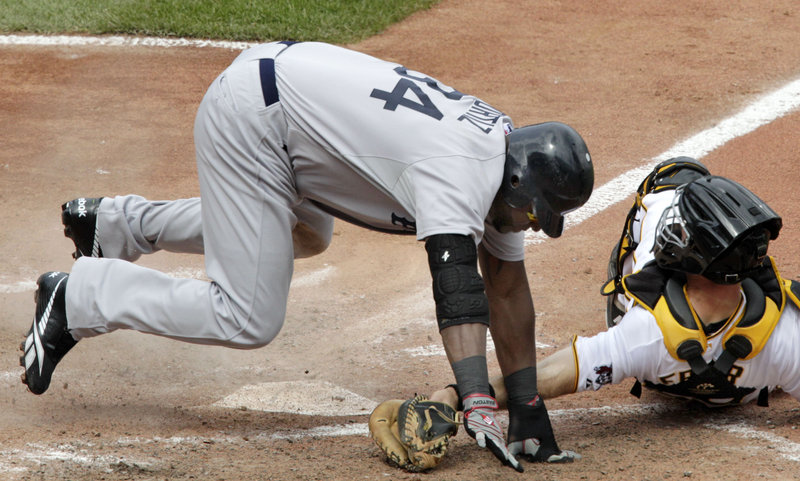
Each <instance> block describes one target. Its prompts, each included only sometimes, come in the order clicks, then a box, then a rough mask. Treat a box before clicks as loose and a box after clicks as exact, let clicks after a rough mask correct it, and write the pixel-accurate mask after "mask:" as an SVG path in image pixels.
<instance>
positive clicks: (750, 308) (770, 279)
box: [621, 257, 800, 402]
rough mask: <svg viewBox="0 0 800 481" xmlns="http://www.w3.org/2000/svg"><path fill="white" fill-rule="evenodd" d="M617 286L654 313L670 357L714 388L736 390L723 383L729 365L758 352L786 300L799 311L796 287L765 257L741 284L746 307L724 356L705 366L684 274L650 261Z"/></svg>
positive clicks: (701, 339) (702, 343) (798, 285)
mask: <svg viewBox="0 0 800 481" xmlns="http://www.w3.org/2000/svg"><path fill="white" fill-rule="evenodd" d="M621 284H622V286H623V288H624V289H625V292H626V293H627V294H628V295H629V296H630V297H631V298H633V299H634V300H635V301H636V302H637V303H638V304H639V305H640V306H642V307H643V308H645V309H647V310H648V311H649V312H650V313H651V314H652V315H653V317H654V318H655V320H656V323H657V324H658V326H659V328H660V329H661V333H662V335H663V337H664V346H665V347H666V349H667V351H668V352H669V354H670V355H671V356H672V357H673V358H675V359H676V360H679V361H685V362H687V363H688V364H689V366H690V367H691V369H692V375H693V376H697V377H702V378H713V379H714V380H715V381H717V383H718V384H724V383H725V382H727V383H728V384H729V385H728V386H727V388H728V389H733V388H734V386H733V384H732V383H730V381H727V374H728V373H729V371H730V370H731V367H733V363H734V362H736V360H738V359H742V360H749V359H752V358H754V357H755V356H757V355H758V353H759V352H761V350H762V349H763V348H764V346H765V345H766V343H767V341H768V340H769V337H770V335H772V332H773V330H774V329H775V326H776V325H777V323H778V320H779V319H780V317H781V313H782V312H783V309H784V308H785V307H786V303H787V302H793V303H794V304H795V305H796V306H798V307H800V283H797V282H793V281H791V280H784V279H782V278H781V276H780V274H779V273H778V269H777V268H776V267H775V261H774V259H773V258H772V257H768V258H766V259H765V260H764V263H763V264H762V266H761V268H760V269H759V270H758V271H757V272H756V274H755V275H754V276H752V277H750V278H748V279H745V280H744V281H743V282H742V291H743V292H744V295H745V298H746V299H747V304H746V305H745V311H744V313H743V315H741V316H740V317H739V319H738V320H737V321H736V323H735V325H733V326H732V327H731V328H730V329H729V330H728V332H727V333H726V334H725V336H724V337H723V339H722V346H723V352H722V354H721V355H720V356H719V357H718V358H717V359H716V360H714V361H712V362H711V363H706V362H705V360H704V359H703V357H702V356H703V353H705V351H706V348H707V346H708V339H707V337H706V334H705V332H704V331H703V325H702V323H701V322H700V319H698V317H697V314H696V313H695V312H694V310H693V309H692V308H691V306H690V305H689V302H688V301H687V298H686V292H685V290H684V287H685V284H686V278H685V276H684V275H683V274H682V273H679V272H673V271H666V270H663V269H661V268H659V267H658V266H657V265H656V263H655V262H652V263H649V264H647V265H645V266H644V268H642V270H641V271H639V272H638V273H636V274H631V275H628V276H625V277H624V278H623V279H622V282H621ZM723 380H725V381H723ZM724 387H726V386H720V388H724ZM764 402H766V400H764Z"/></svg>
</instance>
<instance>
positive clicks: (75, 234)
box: [61, 197, 103, 259]
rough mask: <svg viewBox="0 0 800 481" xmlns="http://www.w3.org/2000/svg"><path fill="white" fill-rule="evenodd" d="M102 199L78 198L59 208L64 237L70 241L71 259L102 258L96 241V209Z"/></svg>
mask: <svg viewBox="0 0 800 481" xmlns="http://www.w3.org/2000/svg"><path fill="white" fill-rule="evenodd" d="M101 200H103V198H102V197H79V198H77V199H74V200H71V201H69V202H67V203H65V204H63V205H62V206H61V223H62V224H64V235H65V236H66V237H69V238H70V239H72V242H73V243H74V244H75V252H73V253H72V257H73V258H74V259H77V258H78V257H83V256H86V257H103V250H102V249H100V244H99V243H98V240H97V209H98V207H100V201H101Z"/></svg>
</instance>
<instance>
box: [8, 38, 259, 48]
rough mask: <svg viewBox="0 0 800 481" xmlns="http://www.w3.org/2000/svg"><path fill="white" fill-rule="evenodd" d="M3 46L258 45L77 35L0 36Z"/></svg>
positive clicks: (202, 46)
mask: <svg viewBox="0 0 800 481" xmlns="http://www.w3.org/2000/svg"><path fill="white" fill-rule="evenodd" d="M0 45H26V46H41V47H160V48H175V47H194V48H222V49H228V50H244V49H247V48H250V47H254V46H256V45H258V42H230V41H224V40H200V39H187V38H157V37H127V36H121V35H111V36H107V37H96V36H74V35H52V36H51V35H0Z"/></svg>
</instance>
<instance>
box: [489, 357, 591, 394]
mask: <svg viewBox="0 0 800 481" xmlns="http://www.w3.org/2000/svg"><path fill="white" fill-rule="evenodd" d="M573 352H574V351H573V348H572V345H570V346H568V347H565V348H564V349H561V350H560V351H557V352H556V353H555V354H553V355H551V356H548V357H546V358H544V359H542V360H541V361H539V363H538V364H537V365H536V378H537V383H536V384H537V388H538V390H539V394H540V395H541V396H542V397H543V398H545V399H551V398H554V397H558V396H563V395H564V394H571V393H573V392H575V379H576V377H577V375H578V367H577V366H576V365H575V355H574V354H573ZM491 384H492V388H493V389H494V393H495V398H496V399H497V402H498V403H499V404H500V407H501V408H505V407H506V402H507V401H508V393H507V392H506V386H505V382H504V381H503V376H497V377H495V378H493V379H492V380H491Z"/></svg>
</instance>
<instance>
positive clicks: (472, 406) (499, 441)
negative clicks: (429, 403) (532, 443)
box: [464, 393, 524, 473]
mask: <svg viewBox="0 0 800 481" xmlns="http://www.w3.org/2000/svg"><path fill="white" fill-rule="evenodd" d="M496 410H497V400H495V398H493V397H491V396H489V395H488V394H481V393H475V394H470V395H469V396H467V397H465V398H464V428H465V429H466V430H467V434H469V435H470V436H472V437H473V438H475V441H477V442H478V446H480V447H482V448H489V450H490V451H491V452H492V454H494V455H495V456H496V457H497V459H499V460H500V461H501V462H502V463H503V464H504V465H506V466H511V467H512V468H514V469H516V470H517V471H519V472H520V473H521V472H523V471H524V468H523V467H522V465H521V464H520V463H519V461H517V459H516V458H515V457H514V455H513V454H512V453H510V452H509V450H508V448H506V443H505V441H504V436H503V428H502V427H500V424H498V423H497V420H496V419H495V417H494V413H495V411H496Z"/></svg>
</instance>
